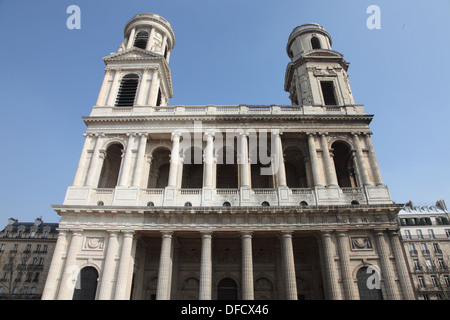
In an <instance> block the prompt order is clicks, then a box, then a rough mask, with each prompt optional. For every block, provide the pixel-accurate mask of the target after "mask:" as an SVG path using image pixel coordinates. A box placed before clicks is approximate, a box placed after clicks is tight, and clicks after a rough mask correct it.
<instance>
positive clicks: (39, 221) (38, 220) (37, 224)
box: [34, 218, 42, 227]
mask: <svg viewBox="0 0 450 320" xmlns="http://www.w3.org/2000/svg"><path fill="white" fill-rule="evenodd" d="M40 224H42V218H36V220H34V225H35V226H36V227H37V226H39V225H40Z"/></svg>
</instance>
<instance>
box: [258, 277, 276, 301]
mask: <svg viewBox="0 0 450 320" xmlns="http://www.w3.org/2000/svg"><path fill="white" fill-rule="evenodd" d="M273 299H274V293H273V284H272V281H270V280H269V279H267V278H259V279H258V280H256V281H255V300H273Z"/></svg>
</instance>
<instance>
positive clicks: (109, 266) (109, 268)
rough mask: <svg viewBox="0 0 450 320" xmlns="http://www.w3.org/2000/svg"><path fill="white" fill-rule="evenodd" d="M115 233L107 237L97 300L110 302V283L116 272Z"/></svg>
mask: <svg viewBox="0 0 450 320" xmlns="http://www.w3.org/2000/svg"><path fill="white" fill-rule="evenodd" d="M117 247H118V242H117V232H116V231H110V232H109V237H108V247H107V250H106V257H105V262H104V264H103V272H102V275H101V278H100V279H101V281H100V291H99V295H98V299H99V300H110V299H111V290H112V281H113V279H114V273H115V271H116V254H117Z"/></svg>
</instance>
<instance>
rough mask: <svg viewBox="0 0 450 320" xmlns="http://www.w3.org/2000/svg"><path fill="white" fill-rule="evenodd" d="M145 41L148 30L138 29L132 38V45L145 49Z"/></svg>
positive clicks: (146, 40)
mask: <svg viewBox="0 0 450 320" xmlns="http://www.w3.org/2000/svg"><path fill="white" fill-rule="evenodd" d="M147 42H148V32H147V31H139V32H138V33H137V34H136V37H135V39H134V46H135V47H137V48H141V49H144V50H145V48H147Z"/></svg>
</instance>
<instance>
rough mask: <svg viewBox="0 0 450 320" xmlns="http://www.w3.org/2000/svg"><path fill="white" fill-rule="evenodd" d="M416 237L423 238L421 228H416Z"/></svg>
mask: <svg viewBox="0 0 450 320" xmlns="http://www.w3.org/2000/svg"><path fill="white" fill-rule="evenodd" d="M417 238H419V239H423V234H422V230H420V229H418V230H417Z"/></svg>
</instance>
